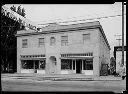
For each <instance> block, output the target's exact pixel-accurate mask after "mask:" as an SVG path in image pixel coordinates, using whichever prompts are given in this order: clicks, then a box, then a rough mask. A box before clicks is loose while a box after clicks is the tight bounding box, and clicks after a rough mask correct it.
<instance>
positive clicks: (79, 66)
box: [76, 60, 82, 73]
mask: <svg viewBox="0 0 128 94" xmlns="http://www.w3.org/2000/svg"><path fill="white" fill-rule="evenodd" d="M81 70H82V61H81V60H76V73H81Z"/></svg>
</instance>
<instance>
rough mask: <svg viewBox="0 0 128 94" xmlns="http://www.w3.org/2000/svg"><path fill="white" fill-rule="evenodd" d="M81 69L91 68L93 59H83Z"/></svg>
mask: <svg viewBox="0 0 128 94" xmlns="http://www.w3.org/2000/svg"><path fill="white" fill-rule="evenodd" d="M83 70H93V60H92V59H87V60H84V61H83Z"/></svg>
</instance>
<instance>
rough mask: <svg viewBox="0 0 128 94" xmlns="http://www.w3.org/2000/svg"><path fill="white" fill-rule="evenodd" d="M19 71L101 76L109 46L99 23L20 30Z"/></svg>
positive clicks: (51, 25)
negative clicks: (38, 29)
mask: <svg viewBox="0 0 128 94" xmlns="http://www.w3.org/2000/svg"><path fill="white" fill-rule="evenodd" d="M16 36H17V72H18V73H41V74H85V75H95V76H100V70H101V65H102V64H106V65H107V64H109V63H110V46H109V43H108V41H107V39H106V36H105V34H104V31H103V29H102V26H101V25H100V23H99V22H98V21H96V22H87V23H79V24H71V25H59V24H56V23H51V24H49V25H48V26H46V27H43V28H42V29H41V30H40V31H35V30H30V29H29V30H21V31H17V34H16Z"/></svg>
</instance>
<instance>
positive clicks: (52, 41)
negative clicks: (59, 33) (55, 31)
mask: <svg viewBox="0 0 128 94" xmlns="http://www.w3.org/2000/svg"><path fill="white" fill-rule="evenodd" d="M55 42H56V39H55V37H51V38H50V45H55Z"/></svg>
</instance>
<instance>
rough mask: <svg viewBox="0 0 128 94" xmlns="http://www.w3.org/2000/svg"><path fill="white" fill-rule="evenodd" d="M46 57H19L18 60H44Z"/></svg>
mask: <svg viewBox="0 0 128 94" xmlns="http://www.w3.org/2000/svg"><path fill="white" fill-rule="evenodd" d="M44 59H46V58H45V57H42V58H20V60H44Z"/></svg>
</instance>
